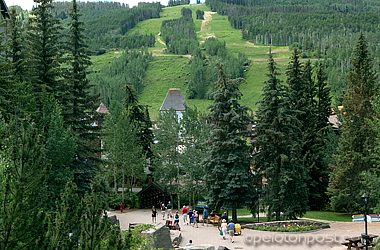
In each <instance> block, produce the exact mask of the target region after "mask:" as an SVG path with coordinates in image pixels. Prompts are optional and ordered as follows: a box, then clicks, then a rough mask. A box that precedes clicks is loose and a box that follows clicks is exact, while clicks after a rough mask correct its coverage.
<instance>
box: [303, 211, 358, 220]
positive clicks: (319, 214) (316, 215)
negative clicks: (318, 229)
mask: <svg viewBox="0 0 380 250" xmlns="http://www.w3.org/2000/svg"><path fill="white" fill-rule="evenodd" d="M304 217H305V218H310V219H318V220H327V221H340V222H352V217H351V215H350V214H344V213H338V212H328V211H308V212H306V214H305V215H304Z"/></svg>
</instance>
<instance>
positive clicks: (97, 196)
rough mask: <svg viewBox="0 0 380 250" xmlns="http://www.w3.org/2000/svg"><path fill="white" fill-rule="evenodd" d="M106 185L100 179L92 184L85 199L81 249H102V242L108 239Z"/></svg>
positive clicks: (81, 221)
mask: <svg viewBox="0 0 380 250" xmlns="http://www.w3.org/2000/svg"><path fill="white" fill-rule="evenodd" d="M105 187H106V184H105V183H104V182H103V181H101V180H100V179H95V180H94V182H93V183H92V187H91V192H89V193H87V194H86V195H85V197H84V199H83V204H82V206H83V208H84V209H83V210H82V218H81V220H80V224H81V235H80V239H79V249H81V250H96V249H101V245H102V241H103V240H106V239H107V238H108V235H109V232H110V222H109V220H108V218H107V213H106V209H107V202H106V196H105V195H106V190H105Z"/></svg>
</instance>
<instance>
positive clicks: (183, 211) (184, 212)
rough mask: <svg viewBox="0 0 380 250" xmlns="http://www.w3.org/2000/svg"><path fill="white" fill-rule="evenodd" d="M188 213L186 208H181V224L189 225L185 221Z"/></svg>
mask: <svg viewBox="0 0 380 250" xmlns="http://www.w3.org/2000/svg"><path fill="white" fill-rule="evenodd" d="M188 211H189V209H188V208H187V207H186V206H183V208H182V211H181V212H182V218H183V224H184V225H185V224H189V223H188V221H187V212H188Z"/></svg>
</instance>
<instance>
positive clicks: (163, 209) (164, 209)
mask: <svg viewBox="0 0 380 250" xmlns="http://www.w3.org/2000/svg"><path fill="white" fill-rule="evenodd" d="M165 213H166V207H165V204H164V203H162V204H161V214H162V219H163V220H165Z"/></svg>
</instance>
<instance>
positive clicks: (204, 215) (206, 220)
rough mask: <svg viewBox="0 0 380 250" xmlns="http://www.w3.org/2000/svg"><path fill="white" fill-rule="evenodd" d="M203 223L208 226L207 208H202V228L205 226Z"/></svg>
mask: <svg viewBox="0 0 380 250" xmlns="http://www.w3.org/2000/svg"><path fill="white" fill-rule="evenodd" d="M205 222H206V225H207V224H208V207H207V206H205V207H204V208H203V226H204V225H205Z"/></svg>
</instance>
